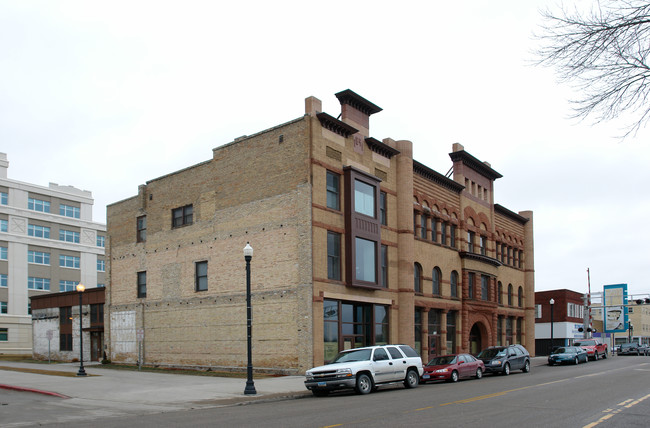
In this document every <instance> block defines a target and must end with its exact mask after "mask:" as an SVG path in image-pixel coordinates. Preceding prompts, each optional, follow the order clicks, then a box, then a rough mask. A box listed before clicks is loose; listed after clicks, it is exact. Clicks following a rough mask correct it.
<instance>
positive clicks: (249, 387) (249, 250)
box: [244, 242, 257, 395]
mask: <svg viewBox="0 0 650 428" xmlns="http://www.w3.org/2000/svg"><path fill="white" fill-rule="evenodd" d="M252 259H253V247H251V245H250V243H249V242H247V243H246V246H245V247H244V260H246V333H247V334H246V336H247V340H246V345H247V346H246V347H247V349H246V350H247V354H248V365H247V367H246V374H247V376H246V388H245V389H244V394H246V395H251V394H257V391H256V390H255V383H254V382H253V357H252V325H251V321H252V320H251V318H252V311H251V260H252Z"/></svg>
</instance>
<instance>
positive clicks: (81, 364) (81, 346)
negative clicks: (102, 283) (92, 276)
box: [77, 284, 86, 376]
mask: <svg viewBox="0 0 650 428" xmlns="http://www.w3.org/2000/svg"><path fill="white" fill-rule="evenodd" d="M85 289H86V287H84V285H83V284H77V292H78V293H79V371H78V372H77V376H86V370H84V338H83V312H82V307H81V304H82V302H81V300H82V296H83V292H84V290H85Z"/></svg>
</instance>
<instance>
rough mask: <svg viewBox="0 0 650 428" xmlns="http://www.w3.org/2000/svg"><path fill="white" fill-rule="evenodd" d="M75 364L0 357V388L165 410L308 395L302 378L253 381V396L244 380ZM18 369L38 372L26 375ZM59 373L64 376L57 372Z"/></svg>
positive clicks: (102, 403) (266, 378)
mask: <svg viewBox="0 0 650 428" xmlns="http://www.w3.org/2000/svg"><path fill="white" fill-rule="evenodd" d="M78 369H79V364H78V363H75V364H39V363H29V362H13V361H0V387H1V388H4V389H15V390H20V391H29V392H35V393H41V394H49V395H55V396H57V395H58V396H61V397H63V398H71V399H74V400H82V401H84V402H94V403H95V404H96V405H98V406H102V405H105V406H107V407H132V408H133V410H135V408H137V407H140V408H142V409H143V410H144V409H147V410H149V411H156V409H162V410H164V411H170V410H181V409H190V408H204V407H215V406H226V405H233V404H240V403H248V402H255V401H268V400H278V399H286V398H298V397H302V396H307V395H311V393H310V392H309V391H307V389H306V388H305V385H304V383H303V382H304V377H303V376H282V377H265V378H262V377H260V378H259V379H254V382H255V389H256V391H257V394H256V395H245V394H244V388H245V387H246V379H238V378H223V377H213V376H193V375H184V374H167V373H153V372H144V371H130V370H116V369H109V368H100V367H97V365H93V364H91V365H85V370H86V373H87V374H88V376H86V377H77V376H69V375H70V374H75V373H77V371H78ZM21 370H38V371H39V372H41V373H42V374H41V373H39V374H37V373H29V372H26V371H21ZM62 373H65V374H67V375H68V376H61V374H62Z"/></svg>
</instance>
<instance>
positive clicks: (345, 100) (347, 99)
mask: <svg viewBox="0 0 650 428" xmlns="http://www.w3.org/2000/svg"><path fill="white" fill-rule="evenodd" d="M335 95H336V98H338V99H339V102H340V103H341V105H343V104H348V105H349V106H351V107H354V108H355V109H357V110H359V111H360V112H362V113H365V114H367V115H368V116H370V115H371V114H374V113H379V112H380V111H382V110H383V109H382V108H381V107H378V106H376V105H374V104H373V103H371V102H370V101H368V100H367V99H365V98H363V97H362V96H361V95H359V94H357V93H355V92H353V91H351V90H349V89H346V90H345V91H341V92H339V93H337V94H335Z"/></svg>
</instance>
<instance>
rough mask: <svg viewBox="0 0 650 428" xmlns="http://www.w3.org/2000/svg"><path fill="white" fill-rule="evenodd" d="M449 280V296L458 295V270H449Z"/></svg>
mask: <svg viewBox="0 0 650 428" xmlns="http://www.w3.org/2000/svg"><path fill="white" fill-rule="evenodd" d="M449 282H450V283H451V297H458V272H456V271H455V270H454V271H452V272H451V276H450V277H449Z"/></svg>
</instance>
